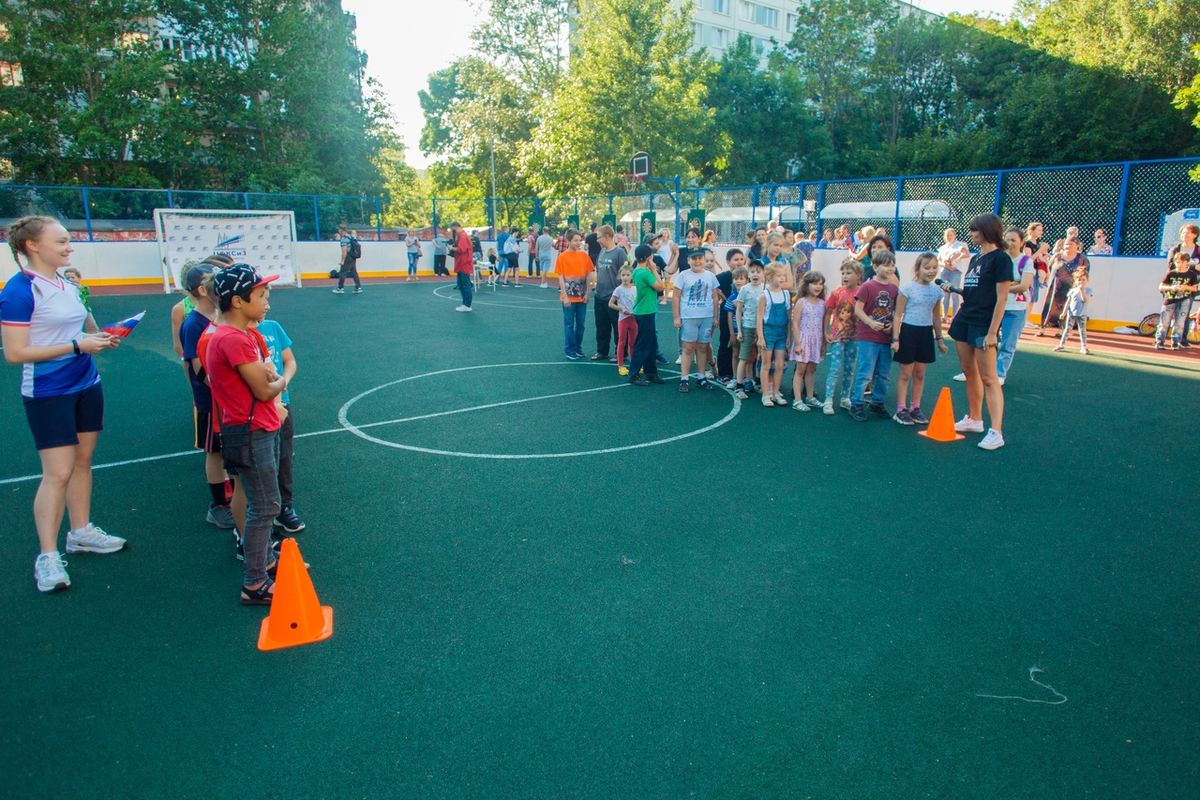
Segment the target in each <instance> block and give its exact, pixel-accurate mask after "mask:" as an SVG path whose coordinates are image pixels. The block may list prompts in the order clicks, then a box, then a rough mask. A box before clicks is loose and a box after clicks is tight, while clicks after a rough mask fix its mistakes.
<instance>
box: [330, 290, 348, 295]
mask: <svg viewBox="0 0 1200 800" xmlns="http://www.w3.org/2000/svg"><path fill="white" fill-rule="evenodd" d="M333 293H334V294H345V293H346V290H345V289H334V290H333Z"/></svg>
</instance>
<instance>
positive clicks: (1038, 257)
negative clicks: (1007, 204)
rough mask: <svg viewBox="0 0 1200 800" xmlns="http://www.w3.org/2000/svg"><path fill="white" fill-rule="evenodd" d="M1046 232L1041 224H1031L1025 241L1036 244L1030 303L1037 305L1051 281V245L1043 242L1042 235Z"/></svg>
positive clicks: (1026, 232)
mask: <svg viewBox="0 0 1200 800" xmlns="http://www.w3.org/2000/svg"><path fill="white" fill-rule="evenodd" d="M1045 232H1046V229H1045V226H1044V225H1042V223H1040V222H1031V223H1029V227H1028V228H1027V229H1026V231H1025V241H1027V242H1032V243H1033V244H1034V246H1035V247H1034V252H1033V268H1034V273H1033V291H1032V293H1031V294H1030V297H1029V302H1030V303H1031V304H1035V303H1037V301H1038V298H1039V297H1041V294H1042V287H1043V286H1045V285H1046V283H1047V281H1049V280H1050V244H1049V243H1048V242H1043V241H1041V239H1042V235H1043V234H1044V233H1045Z"/></svg>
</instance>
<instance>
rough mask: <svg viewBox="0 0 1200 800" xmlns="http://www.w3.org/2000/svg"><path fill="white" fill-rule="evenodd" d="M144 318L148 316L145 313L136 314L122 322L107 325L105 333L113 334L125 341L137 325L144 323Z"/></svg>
mask: <svg viewBox="0 0 1200 800" xmlns="http://www.w3.org/2000/svg"><path fill="white" fill-rule="evenodd" d="M144 316H146V312H145V311H143V312H142V313H140V314H134V315H133V316H132V317H129V318H128V319H123V320H121V321H120V322H114V323H113V324H111V325H105V326H104V332H105V333H108V334H112V335H113V336H120V337H121V338H122V339H124V338H125V337H126V336H128V335H129V332H130V331H132V330H133V329H134V328H135V327H137V324H138V323H139V322H141V321H142V317H144Z"/></svg>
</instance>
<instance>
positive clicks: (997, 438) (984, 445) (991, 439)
mask: <svg viewBox="0 0 1200 800" xmlns="http://www.w3.org/2000/svg"><path fill="white" fill-rule="evenodd" d="M979 447H980V448H981V449H983V450H998V449H1000V448H1001V447H1004V437H1003V436H1002V435H1001V434H1000V431H998V430H996V429H995V428H988V432H987V436H985V437H983V441H981V442H980V443H979Z"/></svg>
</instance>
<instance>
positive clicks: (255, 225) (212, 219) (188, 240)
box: [154, 208, 300, 289]
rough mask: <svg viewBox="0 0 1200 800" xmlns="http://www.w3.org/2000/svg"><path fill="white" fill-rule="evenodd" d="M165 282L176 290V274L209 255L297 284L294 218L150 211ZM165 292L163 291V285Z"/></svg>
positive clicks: (268, 214)
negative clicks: (247, 265) (245, 265)
mask: <svg viewBox="0 0 1200 800" xmlns="http://www.w3.org/2000/svg"><path fill="white" fill-rule="evenodd" d="M154 221H155V229H156V230H157V233H158V244H159V252H160V253H161V254H162V258H163V278H164V283H166V282H167V281H168V280H169V281H170V282H171V284H172V285H173V286H174V287H175V288H176V289H179V288H181V287H180V285H179V282H180V275H179V273H180V270H181V269H182V268H183V265H184V264H186V263H187V262H189V261H200V260H202V259H204V258H206V257H208V256H210V255H213V254H214V253H221V254H224V255H228V256H230V257H231V258H232V259H233V260H234V261H237V262H242V263H246V264H249V265H250V266H252V267H254V268H255V269H256V270H258V272H259V274H260V275H262V276H264V277H266V276H268V275H278V276H279V280H278V281H276V284H280V283H285V284H292V285H296V286H299V285H300V276H299V273H298V271H297V270H296V253H295V247H294V245H295V243H296V242H295V240H296V219H295V215H294V214H293V213H292V212H291V211H219V210H209V209H204V210H192V209H187V210H184V209H169V208H158V209H155V210H154ZM164 288H165V287H164Z"/></svg>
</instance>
